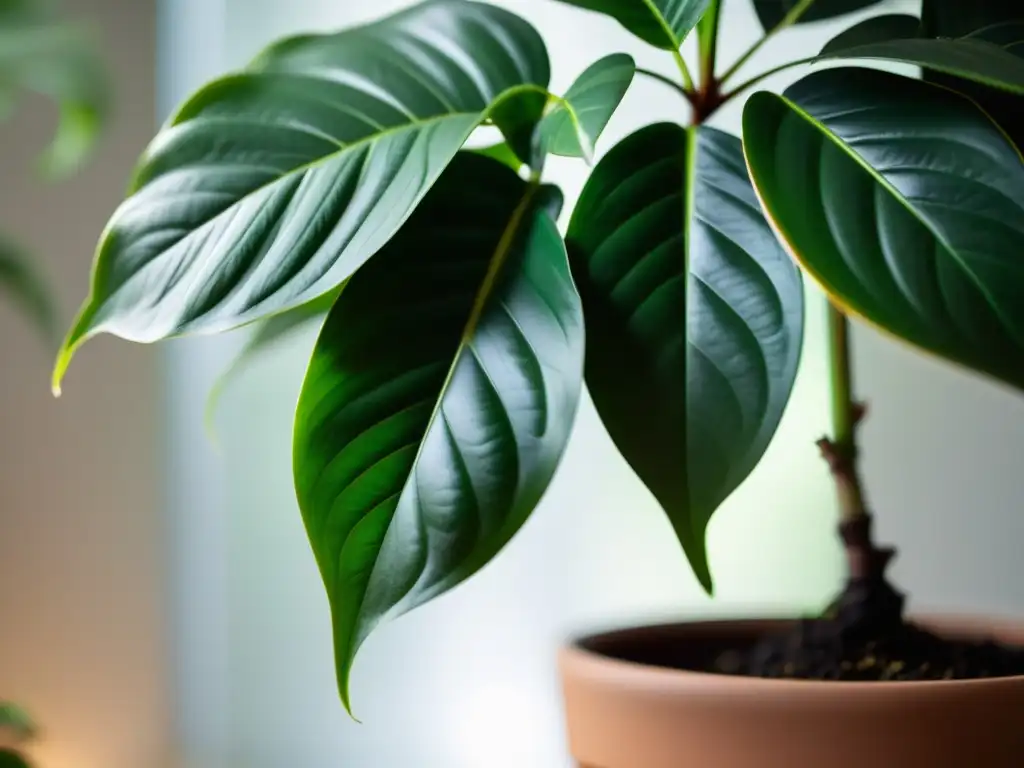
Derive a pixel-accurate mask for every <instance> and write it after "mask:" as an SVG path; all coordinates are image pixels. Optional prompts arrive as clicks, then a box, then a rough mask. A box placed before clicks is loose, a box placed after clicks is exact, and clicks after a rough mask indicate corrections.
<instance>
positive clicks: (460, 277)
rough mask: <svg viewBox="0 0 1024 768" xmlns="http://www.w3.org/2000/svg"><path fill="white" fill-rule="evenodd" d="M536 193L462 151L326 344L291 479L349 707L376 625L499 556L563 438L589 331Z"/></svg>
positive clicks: (348, 304) (360, 282) (348, 303)
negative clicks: (362, 650) (354, 677)
mask: <svg viewBox="0 0 1024 768" xmlns="http://www.w3.org/2000/svg"><path fill="white" fill-rule="evenodd" d="M542 189H543V188H540V189H539V188H538V187H537V186H536V185H535V184H530V183H528V182H525V181H523V180H522V179H520V178H519V177H518V176H516V174H514V173H513V172H512V171H511V170H509V169H508V168H506V167H505V166H503V165H501V164H500V163H497V162H495V161H493V160H491V159H489V158H485V157H482V156H480V155H477V154H475V153H470V152H465V153H461V154H459V156H458V157H457V158H456V159H455V161H454V162H453V163H452V165H451V166H450V167H449V168H448V170H447V171H446V172H445V173H444V175H442V177H441V179H440V180H439V181H438V183H437V184H436V185H435V187H434V188H433V189H432V190H431V192H430V193H429V194H428V195H427V196H426V198H425V199H424V201H423V204H422V205H421V206H420V207H419V208H418V209H417V211H416V212H415V213H414V214H413V216H412V217H411V218H410V219H409V221H408V222H407V223H406V224H405V226H404V227H402V229H401V230H400V231H399V233H398V234H397V235H396V237H395V238H394V239H393V240H392V241H391V242H390V243H389V244H388V245H387V246H386V247H385V248H384V250H383V251H382V252H381V253H380V254H379V255H378V256H377V257H376V258H375V259H374V260H373V261H371V262H370V263H369V264H367V265H366V267H364V268H363V269H362V270H360V271H359V273H357V274H356V275H355V276H354V277H353V278H352V280H350V281H349V283H348V284H347V286H346V287H345V291H344V293H342V295H341V297H340V298H339V299H338V301H337V303H336V304H335V305H334V308H333V309H332V310H331V312H330V314H329V315H328V318H327V320H326V322H325V324H324V327H323V330H322V331H321V334H320V339H319V341H318V342H317V345H316V351H315V352H314V354H313V359H312V361H311V362H310V366H309V371H308V373H307V375H306V381H305V384H304V386H303V389H302V395H301V397H300V400H299V407H298V412H297V416H296V426H295V462H294V466H295V484H296V489H297V493H298V497H299V503H300V507H301V509H302V515H303V519H304V521H305V524H306V530H307V531H308V533H309V537H310V541H311V542H312V545H313V551H314V553H315V554H316V558H317V562H318V564H319V566H320V571H321V574H322V575H323V579H324V583H325V585H326V587H327V594H328V597H329V599H330V604H331V612H332V620H333V627H334V643H335V654H336V662H337V671H338V680H339V685H340V688H341V692H342V697H343V699H344V701H345V703H346V705H348V703H349V693H348V678H349V671H350V669H351V666H352V662H353V659H354V657H355V654H356V652H357V650H358V649H359V646H360V645H361V644H362V643H363V641H364V640H365V639H366V637H367V636H368V635H369V634H370V633H371V632H372V631H373V629H374V627H376V626H377V625H378V624H379V623H380V622H382V621H384V620H387V619H390V618H393V617H396V616H398V615H400V614H402V613H405V612H406V611H409V610H411V609H412V608H415V607H416V606H418V605H420V604H422V603H424V602H426V601H428V600H430V599H432V598H434V597H436V596H438V595H440V594H441V593H443V592H445V591H447V590H449V589H451V588H452V587H454V586H455V585H456V584H458V583H459V582H461V581H463V580H464V579H466V578H467V577H469V576H471V575H472V574H473V573H474V572H476V571H477V570H478V569H480V568H481V567H482V566H484V565H485V564H486V563H487V562H488V561H489V560H490V559H491V558H492V557H494V555H495V554H497V552H498V551H499V550H500V549H501V548H502V547H503V546H504V545H505V543H506V542H508V541H509V539H510V538H511V537H512V536H513V535H514V534H515V533H516V531H518V530H519V528H520V526H521V525H522V524H523V523H524V522H525V520H526V519H527V517H528V516H529V514H530V512H531V511H532V510H533V508H534V506H535V505H536V503H537V501H538V500H539V499H540V497H541V495H542V494H543V493H544V490H545V488H546V487H547V485H548V482H549V481H550V479H551V477H552V474H553V473H554V471H555V467H556V466H557V464H558V462H559V459H560V457H561V454H562V451H563V449H564V447H565V444H566V441H567V439H568V437H569V432H570V429H571V426H572V423H573V420H574V417H575V413H576V409H577V404H578V401H579V397H580V393H581V390H582V379H583V322H582V321H583V318H582V312H581V308H580V302H579V297H578V296H577V294H576V291H575V289H574V288H573V284H572V279H571V277H570V274H569V267H568V263H567V258H566V254H565V247H564V245H563V243H562V238H561V236H560V235H559V233H558V230H557V229H556V227H555V224H554V222H553V221H552V219H551V218H550V217H549V216H548V214H547V212H546V210H545V206H546V204H547V200H546V199H544V198H546V197H549V196H547V195H542V194H540V193H541V191H542Z"/></svg>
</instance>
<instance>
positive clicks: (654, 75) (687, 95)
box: [636, 67, 693, 102]
mask: <svg viewBox="0 0 1024 768" xmlns="http://www.w3.org/2000/svg"><path fill="white" fill-rule="evenodd" d="M636 73H637V74H638V75H643V76H644V77H649V78H651V79H652V80H657V81H658V82H659V83H662V84H664V85H667V86H668V87H669V88H671V89H672V90H674V91H676V92H677V93H679V94H681V95H682V97H683V98H684V99H686V100H687V101H690V102H692V101H693V94H692V93H691V92H689V91H687V90H686V89H685V88H684V87H683V86H681V85H680V84H679V83H677V82H676V81H675V80H673V79H672V78H671V77H665V75H662V74H660V73H658V72H654V71H652V70H650V69H644V68H643V67H637V68H636Z"/></svg>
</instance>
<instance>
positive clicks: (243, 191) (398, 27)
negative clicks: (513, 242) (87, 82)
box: [55, 0, 549, 384]
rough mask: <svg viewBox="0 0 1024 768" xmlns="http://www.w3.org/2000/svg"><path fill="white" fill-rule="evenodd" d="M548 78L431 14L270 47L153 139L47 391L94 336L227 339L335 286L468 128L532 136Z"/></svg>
mask: <svg viewBox="0 0 1024 768" xmlns="http://www.w3.org/2000/svg"><path fill="white" fill-rule="evenodd" d="M548 69H549V68H548V59H547V54H546V52H545V49H544V44H543V41H542V40H541V38H540V37H539V35H538V34H537V32H536V31H535V30H534V29H533V28H532V27H531V26H530V25H529V24H527V23H526V22H525V21H523V20H522V19H520V18H519V17H517V16H514V15H513V14H511V13H509V12H507V11H504V10H502V9H500V8H495V7H492V6H488V5H483V4H480V3H473V2H467V1H466V0H430V1H429V2H426V3H423V4H421V5H417V6H415V7H413V8H410V9H408V10H405V11H402V12H400V13H397V14H395V15H393V16H390V17H388V18H386V19H383V20H381V21H378V22H375V23H372V24H368V25H366V26H362V27H356V28H353V29H349V30H345V31H343V32H340V33H337V34H333V35H307V36H303V37H296V38H291V39H288V40H285V41H283V42H281V43H278V44H277V45H275V46H273V47H272V48H270V49H269V50H268V51H267V52H265V53H264V54H262V55H261V56H260V57H258V58H257V60H256V61H255V62H254V63H253V64H252V65H251V66H250V67H249V68H248V69H247V70H246V71H244V72H241V73H239V74H235V75H231V76H229V77H226V78H223V79H220V80H217V81H215V82H214V83H212V84H210V85H208V86H206V87H205V88H203V89H202V90H201V91H200V92H199V93H198V94H197V95H195V96H194V97H193V98H192V99H190V100H189V101H188V102H187V103H186V104H185V106H184V107H182V109H181V110H180V111H179V112H178V114H177V115H176V116H175V117H174V118H173V119H172V120H171V122H170V124H169V125H168V126H167V127H166V128H165V129H164V130H163V131H161V133H160V134H159V135H158V136H157V138H156V139H155V141H154V142H153V144H152V145H151V146H150V148H149V150H148V151H147V153H146V155H145V157H144V158H143V161H142V163H141V165H140V167H139V168H138V170H137V172H136V177H135V181H134V183H133V185H132V194H131V197H129V199H128V200H127V201H126V202H125V203H124V204H123V205H122V206H121V207H120V208H119V209H118V211H117V212H116V213H115V214H114V217H113V219H112V221H111V222H110V224H109V225H108V227H107V230H106V233H105V236H104V238H103V241H102V242H101V244H100V248H99V252H98V255H97V261H96V265H95V268H94V272H93V284H92V292H91V296H90V298H89V301H88V302H87V303H86V305H85V307H84V308H83V310H82V313H81V315H80V317H79V319H78V321H77V322H76V324H75V325H74V327H73V328H72V330H71V332H70V334H69V335H68V338H67V341H66V342H65V348H64V350H63V351H62V353H61V356H60V359H59V360H58V364H57V369H56V372H55V383H57V384H59V380H60V377H61V375H62V373H63V371H64V370H65V368H66V367H67V364H68V362H69V360H70V356H71V354H72V353H73V352H74V350H75V348H76V347H78V346H79V345H80V344H82V343H83V342H84V341H85V340H86V339H88V338H89V337H91V336H93V335H95V334H97V333H104V332H105V333H113V334H115V335H118V336H121V337H123V338H126V339H129V340H133V341H156V340H159V339H163V338H166V337H169V336H172V335H180V334H183V333H191V332H207V333H208V332H214V331H219V330H226V329H228V328H232V327H235V326H238V325H241V324H244V323H246V322H249V321H252V320H255V319H258V318H260V317H265V316H268V315H272V314H276V313H278V312H282V311H284V310H287V309H289V308H291V307H295V306H299V305H301V304H304V303H306V302H307V301H310V300H312V299H314V298H316V297H317V296H320V295H322V294H324V293H326V292H328V291H330V290H331V289H332V288H334V287H336V286H338V285H339V284H340V283H341V282H342V281H343V280H345V278H347V277H348V276H349V275H351V274H352V273H353V272H354V271H355V270H356V269H358V268H359V267H360V266H361V265H362V264H363V263H364V262H365V261H366V260H367V259H369V258H370V257H371V256H372V255H373V254H374V253H375V252H376V251H377V250H379V249H380V247H381V246H383V245H384V244H385V243H386V242H387V241H388V240H389V239H390V238H391V236H392V235H393V234H394V233H395V231H396V230H397V229H398V227H399V226H400V225H401V224H402V222H404V221H405V219H406V218H407V217H408V216H409V214H410V213H411V212H412V210H413V209H414V208H415V207H416V205H417V204H418V203H419V201H420V200H421V199H422V198H423V196H424V195H425V194H426V192H427V190H428V189H429V188H430V186H431V185H432V184H433V183H434V181H435V180H436V179H437V177H438V176H439V175H440V173H441V172H442V171H443V169H444V168H445V166H447V164H448V163H449V162H450V161H451V158H452V157H453V156H454V155H455V153H456V152H457V151H458V149H459V148H460V147H461V146H462V145H463V144H464V143H465V141H466V139H467V138H468V137H469V135H470V133H472V131H473V130H474V128H476V127H477V126H478V125H479V124H480V123H481V122H482V121H483V120H484V119H485V118H488V117H489V118H490V119H492V120H493V121H494V122H495V123H496V124H497V125H498V126H499V128H501V129H502V130H503V131H505V132H506V135H510V141H511V140H512V138H515V139H517V140H519V139H521V137H522V136H523V135H526V134H529V135H532V128H531V130H529V131H527V130H526V128H525V126H527V124H529V125H531V126H532V125H533V124H535V123H536V122H537V121H538V120H539V119H540V117H541V114H542V111H543V108H544V105H545V103H546V100H547V92H546V90H545V89H546V86H547V82H548V75H549V71H548ZM513 102H515V104H514V105H513ZM513 107H514V108H513ZM513 146H515V145H513Z"/></svg>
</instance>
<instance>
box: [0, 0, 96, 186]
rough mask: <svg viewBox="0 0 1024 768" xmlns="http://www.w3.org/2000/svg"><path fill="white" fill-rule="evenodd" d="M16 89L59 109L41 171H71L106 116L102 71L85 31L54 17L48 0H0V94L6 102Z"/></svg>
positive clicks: (57, 173)
mask: <svg viewBox="0 0 1024 768" xmlns="http://www.w3.org/2000/svg"><path fill="white" fill-rule="evenodd" d="M19 90H26V91H31V92H34V93H38V94H41V95H42V96H45V97H47V98H50V99H53V100H54V101H55V102H57V105H58V108H59V110H60V121H59V123H58V127H57V135H56V137H55V138H54V140H53V142H52V144H51V145H50V148H49V149H48V150H47V152H46V154H45V156H44V157H43V168H44V170H45V171H46V172H47V173H48V174H50V175H53V176H61V175H65V174H67V173H69V172H71V171H73V170H75V169H76V168H77V167H78V166H79V164H80V163H81V161H82V160H83V158H84V157H85V156H86V155H87V154H88V152H89V150H90V149H92V146H93V143H94V141H95V139H96V136H97V135H98V133H99V129H100V128H101V127H102V125H103V122H104V120H105V118H106V117H107V113H108V109H109V103H108V102H109V94H108V90H107V82H106V73H105V70H104V68H103V66H102V64H101V62H100V60H99V57H98V55H97V52H96V50H95V46H94V44H93V40H92V39H91V37H90V35H89V34H88V32H87V31H86V30H84V29H82V28H79V27H76V26H72V25H70V24H65V23H62V22H60V21H59V20H57V19H56V18H54V16H53V14H52V12H51V11H50V4H49V3H45V2H36V1H35V0H31V1H30V0H17V1H15V0H6V1H5V2H0V91H3V93H2V94H0V96H5V97H6V99H7V100H8V101H10V100H13V99H14V98H15V93H16V92H17V91H19ZM0 100H3V99H0ZM9 109H10V108H9V106H8V109H7V110H6V111H9Z"/></svg>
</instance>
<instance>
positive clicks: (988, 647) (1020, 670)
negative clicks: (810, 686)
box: [707, 580, 1024, 681]
mask: <svg viewBox="0 0 1024 768" xmlns="http://www.w3.org/2000/svg"><path fill="white" fill-rule="evenodd" d="M902 607H903V596H902V595H901V594H899V593H898V592H896V591H895V590H894V589H893V588H892V587H891V586H890V585H889V584H888V582H886V581H884V580H873V581H870V582H868V581H851V582H850V583H849V584H848V585H847V587H846V589H845V590H844V591H843V593H842V595H840V597H839V599H837V600H836V602H835V603H834V604H833V605H832V606H831V608H830V609H829V610H828V611H827V612H826V613H825V615H824V616H822V617H821V618H817V619H807V620H804V621H801V622H799V623H798V624H797V625H796V627H795V628H793V629H791V630H789V631H787V632H784V633H782V634H778V635H774V636H770V637H765V638H762V639H761V640H760V641H758V642H757V643H756V644H754V645H753V647H751V648H747V649H744V650H734V651H729V652H726V653H722V654H719V655H718V656H717V657H716V658H714V660H713V661H712V663H711V664H710V666H708V667H707V671H711V672H719V673H724V674H732V675H747V676H753V677H763V678H787V679H797V680H800V679H802V680H847V681H899V680H968V679H974V678H993V677H1007V676H1012V675H1024V648H1013V647H1008V646H1004V645H1000V644H998V643H995V642H991V641H984V642H977V641H967V640H957V639H946V638H943V637H939V636H938V635H935V634H933V633H931V632H928V631H926V630H925V629H923V628H921V627H919V626H916V625H914V624H912V623H910V622H906V621H904V619H903V613H902Z"/></svg>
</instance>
